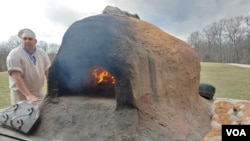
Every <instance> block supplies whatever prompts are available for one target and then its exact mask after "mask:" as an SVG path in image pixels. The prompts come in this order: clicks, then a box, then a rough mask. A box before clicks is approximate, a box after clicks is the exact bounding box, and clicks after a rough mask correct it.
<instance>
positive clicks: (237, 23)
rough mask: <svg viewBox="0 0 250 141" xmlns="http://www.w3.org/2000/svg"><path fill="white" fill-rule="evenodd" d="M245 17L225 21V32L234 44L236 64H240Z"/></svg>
mask: <svg viewBox="0 0 250 141" xmlns="http://www.w3.org/2000/svg"><path fill="white" fill-rule="evenodd" d="M242 22H243V17H242V16H240V17H235V18H231V19H229V20H225V32H226V35H227V37H228V39H229V41H231V42H232V44H233V46H234V49H235V53H236V62H237V63H240V56H239V53H240V48H239V43H240V41H241V40H242V35H243V30H242V27H241V26H242Z"/></svg>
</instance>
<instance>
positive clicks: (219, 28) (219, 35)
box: [213, 20, 224, 62]
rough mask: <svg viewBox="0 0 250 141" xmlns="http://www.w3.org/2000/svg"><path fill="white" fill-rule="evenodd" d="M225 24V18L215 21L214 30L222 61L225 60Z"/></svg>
mask: <svg viewBox="0 0 250 141" xmlns="http://www.w3.org/2000/svg"><path fill="white" fill-rule="evenodd" d="M223 26H224V20H220V21H219V22H214V23H213V30H214V33H215V42H216V44H218V46H219V58H220V62H223V60H222V56H223V55H222V42H223Z"/></svg>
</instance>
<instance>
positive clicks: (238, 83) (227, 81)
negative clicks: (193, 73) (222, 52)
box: [200, 62, 250, 100]
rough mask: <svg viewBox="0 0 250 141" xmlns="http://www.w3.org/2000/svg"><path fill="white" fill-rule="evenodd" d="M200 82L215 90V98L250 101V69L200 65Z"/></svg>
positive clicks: (214, 64) (219, 64)
mask: <svg viewBox="0 0 250 141" xmlns="http://www.w3.org/2000/svg"><path fill="white" fill-rule="evenodd" d="M200 76H201V78H200V82H204V83H208V84H212V85H213V86H215V88H216V93H215V97H217V98H233V99H245V100H250V87H249V86H250V68H243V67H238V66H233V65H228V64H221V63H204V62H203V63H201V75H200Z"/></svg>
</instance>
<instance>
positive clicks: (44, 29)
mask: <svg viewBox="0 0 250 141" xmlns="http://www.w3.org/2000/svg"><path fill="white" fill-rule="evenodd" d="M107 5H111V6H115V7H118V8H120V9H121V10H125V11H128V12H130V13H132V14H138V15H139V16H140V18H141V19H142V20H144V21H147V22H149V23H152V24H154V25H156V26H158V27H160V28H161V29H163V30H164V31H165V32H168V33H170V34H172V35H174V36H176V37H177V38H180V39H183V40H186V39H187V37H188V36H189V35H190V34H191V33H192V32H194V31H196V30H201V29H202V28H203V27H205V26H206V25H208V24H211V23H212V22H215V21H218V20H220V19H227V18H230V17H235V16H250V10H249V9H250V0H0V17H1V21H0V42H1V41H7V40H8V39H9V38H10V37H11V36H14V35H16V34H17V32H18V31H19V30H20V29H22V28H30V29H32V30H34V31H35V32H36V34H37V38H38V40H44V41H46V42H49V43H57V44H61V40H62V37H63V35H64V33H65V31H66V30H67V29H68V27H69V26H70V25H71V24H72V23H73V22H75V21H77V20H80V19H83V18H86V17H89V16H93V15H96V14H101V13H102V10H103V9H104V8H105V7H106V6H107Z"/></svg>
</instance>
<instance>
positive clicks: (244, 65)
mask: <svg viewBox="0 0 250 141" xmlns="http://www.w3.org/2000/svg"><path fill="white" fill-rule="evenodd" d="M229 65H234V66H239V67H245V68H250V65H247V64H235V63H229Z"/></svg>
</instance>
